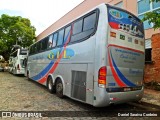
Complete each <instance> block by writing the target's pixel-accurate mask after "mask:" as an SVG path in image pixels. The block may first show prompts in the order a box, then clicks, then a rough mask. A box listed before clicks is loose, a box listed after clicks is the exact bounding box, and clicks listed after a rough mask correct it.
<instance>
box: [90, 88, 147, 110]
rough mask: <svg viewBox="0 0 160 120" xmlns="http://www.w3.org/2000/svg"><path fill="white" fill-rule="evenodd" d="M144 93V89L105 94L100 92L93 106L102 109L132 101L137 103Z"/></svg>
mask: <svg viewBox="0 0 160 120" xmlns="http://www.w3.org/2000/svg"><path fill="white" fill-rule="evenodd" d="M143 93H144V88H143V87H142V89H141V90H136V91H128V92H107V91H105V93H104V91H103V92H102V91H101V94H98V95H97V96H96V100H94V104H93V106H95V107H104V106H109V105H112V104H121V103H126V102H132V101H139V100H141V99H142V97H143Z"/></svg>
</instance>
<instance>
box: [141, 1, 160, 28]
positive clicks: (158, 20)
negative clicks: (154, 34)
mask: <svg viewBox="0 0 160 120" xmlns="http://www.w3.org/2000/svg"><path fill="white" fill-rule="evenodd" d="M150 2H160V0H150ZM146 20H148V22H149V24H150V23H153V28H154V29H158V28H160V9H158V10H156V11H152V12H148V13H146V14H145V15H144V18H143V19H142V21H146Z"/></svg>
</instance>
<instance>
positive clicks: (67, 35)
mask: <svg viewBox="0 0 160 120" xmlns="http://www.w3.org/2000/svg"><path fill="white" fill-rule="evenodd" d="M70 31H71V26H68V27H67V28H65V34H64V44H65V43H66V41H67V40H68V39H69V37H70Z"/></svg>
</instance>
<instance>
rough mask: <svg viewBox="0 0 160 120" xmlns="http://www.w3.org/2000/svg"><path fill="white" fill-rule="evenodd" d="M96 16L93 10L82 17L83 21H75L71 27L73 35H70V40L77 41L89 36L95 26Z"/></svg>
mask: <svg viewBox="0 0 160 120" xmlns="http://www.w3.org/2000/svg"><path fill="white" fill-rule="evenodd" d="M96 18H97V14H96V12H94V13H92V14H90V15H88V16H86V17H84V18H83V22H80V21H82V20H79V21H77V22H75V23H74V27H73V35H72V37H71V42H75V41H79V40H82V39H85V38H87V37H89V36H90V35H91V34H92V33H93V32H94V30H95V28H96V20H97V19H96ZM82 23H83V24H82ZM82 25H83V26H82ZM82 28H83V29H82ZM77 31H78V32H77Z"/></svg>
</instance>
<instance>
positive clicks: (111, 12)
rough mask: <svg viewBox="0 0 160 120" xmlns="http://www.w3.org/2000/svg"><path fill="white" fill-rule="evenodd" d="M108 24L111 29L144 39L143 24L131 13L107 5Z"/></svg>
mask: <svg viewBox="0 0 160 120" xmlns="http://www.w3.org/2000/svg"><path fill="white" fill-rule="evenodd" d="M107 8H108V23H109V25H110V27H111V28H112V29H116V30H120V31H123V32H126V33H128V34H130V35H133V36H136V37H140V38H144V29H143V22H141V20H140V19H139V18H137V17H136V16H135V15H133V14H132V13H129V12H127V11H125V10H123V9H120V8H116V7H112V6H109V5H107Z"/></svg>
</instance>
